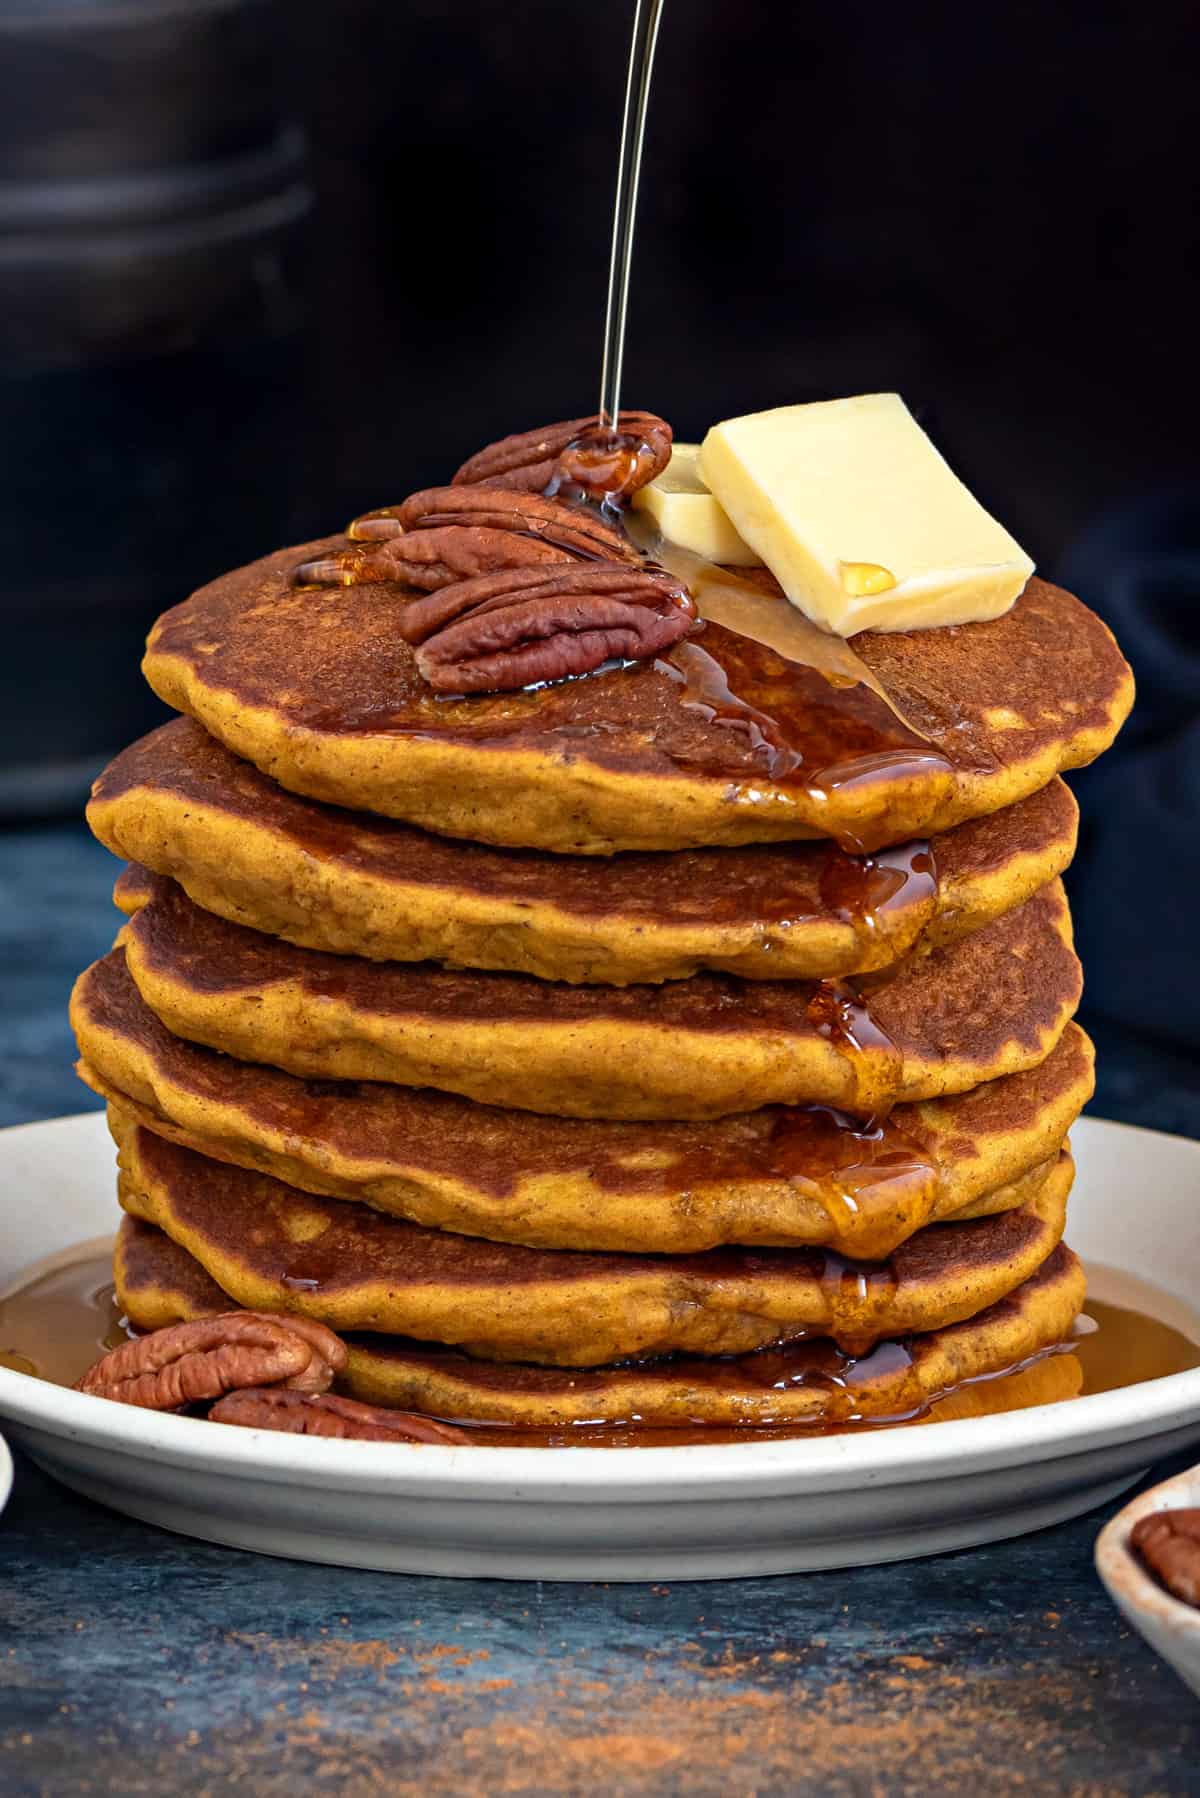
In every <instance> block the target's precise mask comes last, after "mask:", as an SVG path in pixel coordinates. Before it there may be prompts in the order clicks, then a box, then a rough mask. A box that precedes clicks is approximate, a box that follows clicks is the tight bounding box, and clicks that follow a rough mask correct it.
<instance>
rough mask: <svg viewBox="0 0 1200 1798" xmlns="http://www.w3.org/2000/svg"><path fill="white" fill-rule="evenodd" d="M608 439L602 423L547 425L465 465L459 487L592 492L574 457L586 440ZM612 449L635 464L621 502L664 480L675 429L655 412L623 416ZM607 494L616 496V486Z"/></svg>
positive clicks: (484, 452) (580, 421) (566, 421)
mask: <svg viewBox="0 0 1200 1798" xmlns="http://www.w3.org/2000/svg"><path fill="white" fill-rule="evenodd" d="M603 435H605V433H603V432H602V430H601V424H600V418H599V415H598V414H597V413H592V415H591V416H590V417H589V418H566V419H563V420H562V421H561V423H559V424H554V425H542V426H541V427H540V429H538V430H536V431H520V432H518V433H516V434H515V435H514V436H512V437H501V438H500V440H499V441H498V442H497V443H489V444H488V446H487V448H486V449H482V450H480V451H479V452H478V454H476V455H474V456H471V457H470V458H469V460H468V461H466V462H464V463H463V465H462V467H461V468H460V469H459V471H458V473H457V474H456V475H455V477H454V485H455V486H456V487H458V486H463V485H476V484H477V485H482V486H489V487H509V488H519V489H521V490H523V491H524V492H526V493H544V492H545V491H546V489H547V488H548V487H550V486H551V485H552V484H554V483H555V482H556V481H560V480H563V479H565V480H566V481H568V482H569V481H579V484H580V485H581V486H584V487H587V486H589V482H588V480H587V479H586V478H584V479H583V480H581V481H580V479H579V477H580V475H581V473H583V472H584V471H583V470H581V469H580V468H579V467H577V466H572V459H571V457H570V456H569V455H567V457H566V458H565V461H564V451H567V452H569V451H570V449H571V447H572V445H573V444H575V443H576V442H578V440H579V439H580V438H589V437H595V438H597V440H598V439H599V438H600V437H601V436H603ZM607 435H608V436H609V437H610V439H611V447H612V448H613V449H616V450H617V451H618V452H620V451H622V450H623V451H625V452H626V453H627V454H628V455H629V456H630V457H631V458H632V464H631V467H630V468H629V470H628V471H627V472H626V478H625V479H624V481H623V482H622V483H621V485H620V490H619V492H620V497H622V498H627V497H628V496H629V495H630V494H631V493H633V492H635V491H636V490H637V488H638V487H644V486H645V485H646V483H647V482H648V481H652V480H653V479H654V478H655V476H656V475H660V474H661V473H662V471H663V469H664V468H665V467H666V466H667V463H668V462H669V461H670V460H671V427H670V425H669V424H668V423H667V422H666V420H665V419H663V418H659V417H658V416H657V414H656V413H653V412H622V413H621V415H620V418H619V419H618V420H617V430H616V432H615V433H608V434H607ZM606 491H608V492H609V493H613V494H614V496H615V490H614V488H613V487H612V486H611V485H610V486H609V487H608V488H607V489H606Z"/></svg>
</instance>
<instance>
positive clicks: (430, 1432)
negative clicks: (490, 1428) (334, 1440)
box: [208, 1386, 469, 1443]
mask: <svg viewBox="0 0 1200 1798" xmlns="http://www.w3.org/2000/svg"><path fill="white" fill-rule="evenodd" d="M208 1415H209V1418H210V1420H211V1421H212V1422H213V1423H233V1424H240V1425H241V1426H242V1428H243V1429H249V1430H286V1431H288V1432H289V1433H290V1434H291V1435H293V1436H339V1437H343V1438H346V1437H348V1438H351V1439H352V1440H354V1441H356V1442H442V1443H460V1442H466V1441H468V1440H469V1438H468V1437H467V1436H466V1435H464V1433H463V1431H462V1430H456V1429H455V1428H454V1426H453V1424H448V1423H438V1422H437V1421H436V1420H435V1419H434V1418H432V1417H419V1416H417V1415H416V1413H415V1412H412V1411H388V1410H385V1409H384V1407H383V1406H382V1405H360V1404H359V1402H358V1400H357V1399H353V1398H339V1397H338V1395H337V1394H336V1393H333V1392H321V1393H307V1392H288V1391H285V1390H282V1389H281V1388H280V1387H278V1386H268V1387H266V1388H264V1389H262V1390H260V1391H241V1392H231V1393H229V1394H228V1396H227V1397H225V1398H223V1399H221V1400H220V1401H219V1402H218V1403H217V1404H215V1405H214V1406H213V1408H212V1410H211V1411H210V1412H209V1414H208Z"/></svg>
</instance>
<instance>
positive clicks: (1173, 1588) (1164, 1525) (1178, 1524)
mask: <svg viewBox="0 0 1200 1798" xmlns="http://www.w3.org/2000/svg"><path fill="white" fill-rule="evenodd" d="M1129 1540H1130V1544H1131V1546H1132V1547H1133V1549H1134V1551H1135V1552H1136V1553H1137V1554H1138V1555H1139V1556H1140V1557H1141V1559H1142V1560H1143V1561H1144V1562H1145V1564H1146V1566H1147V1567H1148V1568H1149V1569H1150V1571H1151V1573H1152V1574H1153V1575H1154V1577H1155V1578H1156V1579H1157V1580H1158V1581H1159V1583H1160V1584H1161V1585H1164V1586H1165V1587H1166V1588H1167V1591H1168V1592H1169V1593H1170V1594H1171V1595H1172V1597H1173V1598H1178V1599H1180V1600H1182V1602H1183V1603H1184V1604H1194V1605H1200V1508H1198V1507H1196V1506H1187V1507H1185V1508H1183V1509H1181V1510H1177V1511H1152V1512H1151V1513H1150V1515H1149V1517H1142V1518H1140V1519H1139V1521H1138V1522H1137V1523H1135V1524H1134V1526H1133V1533H1132V1535H1131V1536H1130V1538H1129Z"/></svg>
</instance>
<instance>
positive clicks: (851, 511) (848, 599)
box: [700, 393, 1033, 637]
mask: <svg viewBox="0 0 1200 1798" xmlns="http://www.w3.org/2000/svg"><path fill="white" fill-rule="evenodd" d="M700 478H701V480H702V481H703V482H704V484H705V485H706V486H707V487H708V489H709V490H710V492H711V493H712V494H713V495H714V496H715V498H716V499H717V500H718V501H719V502H720V504H721V506H722V507H723V508H724V510H725V512H726V513H727V515H728V517H729V519H730V520H731V521H732V523H733V526H734V528H735V529H736V530H737V532H738V534H739V536H741V537H742V538H744V539H745V541H746V542H747V543H748V544H749V545H750V547H751V549H753V550H756V551H757V552H758V554H759V555H760V556H761V558H762V560H763V561H764V562H765V563H766V565H767V567H768V568H769V569H770V570H771V573H772V574H773V575H774V576H775V578H776V580H777V581H778V582H779V584H780V586H781V587H782V588H783V590H784V592H785V593H786V594H787V596H788V598H789V599H790V600H791V602H792V604H793V605H794V606H797V607H798V608H799V609H800V611H802V612H805V613H807V615H808V617H810V618H812V619H813V620H815V622H816V623H817V624H820V625H823V626H824V628H825V629H826V630H830V631H835V632H836V633H837V634H838V636H841V637H849V636H853V634H854V632H855V631H861V630H880V631H905V630H921V629H924V628H926V627H928V626H931V625H943V624H973V623H977V622H979V621H980V620H982V619H986V618H998V617H999V616H1000V614H1001V613H1002V612H1007V611H1008V609H1009V607H1010V606H1011V605H1012V604H1013V602H1014V600H1016V598H1017V597H1018V595H1019V594H1020V592H1021V590H1022V588H1023V587H1024V585H1025V583H1026V581H1027V580H1028V579H1029V577H1030V575H1031V574H1032V573H1033V563H1032V561H1031V560H1030V559H1029V557H1028V556H1027V555H1026V554H1025V552H1024V550H1023V549H1022V548H1021V546H1020V544H1018V543H1017V542H1015V540H1014V539H1013V538H1012V537H1010V536H1009V534H1008V532H1007V531H1006V530H1005V529H1004V527H1003V525H1001V524H998V523H997V522H996V520H995V519H994V518H993V517H992V516H991V515H990V513H988V512H985V511H984V509H983V507H982V506H981V505H980V504H979V502H978V500H976V499H974V498H973V497H972V495H971V494H970V493H968V491H967V489H966V488H965V487H964V486H963V484H962V482H961V481H960V480H959V478H958V476H957V475H956V474H955V473H954V472H953V470H952V469H951V468H950V467H949V466H948V465H947V464H946V462H945V461H944V460H943V459H942V457H941V456H940V455H939V454H938V452H937V450H936V449H934V447H933V444H932V443H931V442H930V441H929V439H928V437H927V436H926V435H925V433H924V431H923V430H922V429H921V427H920V426H919V425H918V423H917V422H916V420H915V419H914V417H913V416H912V413H911V412H910V411H909V410H908V407H907V406H906V405H905V404H904V401H903V400H902V399H901V398H900V396H899V394H896V393H868V394H863V395H861V396H860V397H859V398H857V399H848V400H827V401H822V402H818V403H816V404H813V405H808V406H780V407H779V408H778V409H777V410H776V411H773V412H755V413H751V414H749V415H748V416H747V417H745V418H730V419H726V421H725V422H724V424H719V425H714V426H713V428H712V430H711V431H710V432H709V433H708V436H707V437H706V438H705V439H704V442H703V444H702V445H701V447H700Z"/></svg>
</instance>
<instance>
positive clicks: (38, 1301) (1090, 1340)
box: [0, 1243, 1200, 1448]
mask: <svg viewBox="0 0 1200 1798" xmlns="http://www.w3.org/2000/svg"><path fill="white" fill-rule="evenodd" d="M1132 1296H1133V1297H1134V1298H1136V1299H1138V1300H1139V1301H1140V1302H1139V1303H1137V1304H1134V1303H1132V1302H1131V1303H1129V1304H1117V1303H1114V1302H1112V1301H1109V1300H1103V1299H1099V1298H1093V1299H1089V1301H1088V1307H1087V1319H1088V1320H1090V1322H1085V1323H1084V1325H1083V1327H1082V1329H1081V1331H1080V1333H1078V1334H1077V1335H1076V1337H1075V1338H1073V1339H1072V1341H1070V1342H1069V1343H1066V1344H1063V1345H1060V1347H1059V1348H1058V1349H1057V1350H1052V1351H1049V1352H1048V1353H1047V1354H1044V1355H1042V1356H1038V1357H1035V1358H1034V1359H1033V1360H1032V1361H1031V1362H1028V1363H1025V1364H1022V1365H1021V1366H1020V1367H1017V1368H1012V1369H1008V1370H1005V1371H1004V1372H1002V1373H999V1374H996V1375H993V1376H990V1377H989V1378H987V1379H985V1380H979V1381H968V1382H966V1383H965V1384H964V1386H963V1387H959V1388H957V1389H956V1390H955V1391H954V1392H953V1393H951V1394H949V1395H946V1396H944V1397H943V1398H942V1399H940V1400H939V1401H937V1402H935V1403H934V1404H933V1405H932V1406H930V1407H928V1408H921V1409H914V1410H910V1411H909V1412H907V1413H906V1414H904V1415H896V1416H891V1417H888V1418H886V1419H874V1420H863V1421H855V1419H854V1416H853V1413H854V1405H855V1392H856V1389H860V1388H861V1387H862V1386H863V1385H864V1384H865V1383H866V1382H867V1381H868V1380H870V1379H872V1378H875V1377H878V1376H879V1375H881V1374H888V1375H895V1374H897V1373H900V1374H902V1373H903V1371H904V1367H905V1364H906V1363H907V1360H908V1352H907V1349H906V1347H905V1345H904V1343H903V1342H882V1343H879V1344H877V1345H876V1346H875V1347H874V1348H873V1349H871V1350H870V1351H869V1352H868V1353H867V1354H865V1355H862V1356H857V1357H856V1356H854V1355H850V1354H846V1353H845V1352H843V1351H841V1350H838V1349H836V1348H835V1347H834V1346H833V1345H832V1344H830V1343H827V1342H809V1343H797V1344H794V1345H791V1346H788V1347H783V1348H777V1349H764V1350H759V1351H758V1353H757V1354H753V1355H741V1356H736V1357H731V1358H729V1359H721V1358H715V1359H714V1360H713V1361H712V1362H711V1363H710V1364H709V1368H708V1373H707V1378H708V1379H709V1380H710V1382H711V1384H712V1385H713V1387H714V1388H715V1389H719V1388H721V1387H725V1388H731V1389H744V1388H745V1386H746V1384H747V1382H748V1381H750V1380H753V1382H754V1383H755V1384H757V1385H760V1386H762V1387H766V1388H769V1389H775V1390H783V1389H784V1388H785V1387H786V1386H788V1385H792V1384H804V1385H812V1384H814V1383H815V1384H820V1385H822V1386H823V1388H824V1389H825V1391H826V1394H827V1400H828V1401H830V1402H831V1408H832V1410H833V1411H834V1413H835V1414H836V1420H835V1421H834V1422H832V1423H829V1424H824V1425H822V1426H820V1427H818V1428H815V1429H814V1428H813V1427H812V1426H811V1425H810V1426H808V1427H807V1428H804V1429H798V1428H796V1427H794V1426H793V1427H788V1426H785V1425H769V1426H765V1427H763V1426H758V1427H743V1428H741V1429H738V1428H729V1427H720V1428H711V1427H707V1426H692V1427H683V1428H676V1429H662V1428H649V1427H645V1426H640V1425H638V1424H637V1423H636V1422H631V1423H627V1424H622V1425H603V1426H596V1425H579V1426H576V1427H575V1428H571V1429H560V1430H525V1429H520V1428H513V1427H510V1426H504V1425H495V1424H488V1425H478V1424H476V1425H472V1424H470V1423H468V1424H465V1425H463V1426H462V1427H464V1428H466V1429H467V1430H468V1432H469V1433H470V1435H471V1438H472V1441H473V1442H474V1443H476V1444H477V1445H479V1446H482V1447H497V1448H500V1447H504V1448H511V1447H524V1446H530V1447H566V1446H571V1447H605V1448H629V1447H663V1446H676V1447H678V1446H684V1445H691V1444H695V1443H708V1442H713V1443H716V1442H746V1441H777V1440H780V1439H785V1438H791V1437H798V1436H814V1435H815V1436H823V1435H831V1434H840V1433H843V1432H846V1431H851V1430H852V1431H855V1432H858V1431H864V1430H877V1429H890V1428H895V1427H896V1426H897V1425H898V1424H902V1423H912V1422H922V1423H924V1422H937V1421H939V1420H940V1419H943V1418H949V1417H954V1416H960V1415H964V1414H970V1415H974V1416H979V1415H985V1414H988V1413H991V1412H998V1411H1005V1410H1012V1409H1016V1408H1019V1407H1023V1406H1027V1405H1032V1404H1041V1403H1047V1402H1052V1401H1055V1400H1061V1399H1063V1398H1066V1397H1070V1396H1073V1395H1074V1394H1075V1393H1076V1392H1077V1393H1078V1394H1079V1395H1080V1396H1082V1395H1084V1394H1088V1393H1096V1392H1114V1391H1117V1390H1119V1389H1120V1388H1122V1387H1126V1386H1133V1385H1137V1384H1139V1383H1140V1382H1142V1381H1144V1380H1154V1379H1160V1378H1162V1377H1163V1376H1165V1375H1168V1374H1175V1373H1182V1372H1185V1371H1187V1370H1188V1369H1191V1368H1196V1367H1200V1315H1198V1316H1197V1317H1196V1320H1195V1325H1194V1333H1191V1334H1189V1333H1188V1332H1186V1331H1185V1330H1184V1329H1181V1328H1177V1327H1176V1326H1175V1325H1173V1324H1171V1323H1168V1322H1167V1321H1166V1320H1165V1318H1163V1317H1160V1316H1157V1315H1155V1313H1154V1311H1152V1310H1151V1309H1149V1308H1148V1307H1149V1304H1150V1303H1152V1299H1151V1298H1150V1297H1149V1289H1147V1288H1145V1287H1144V1286H1143V1285H1142V1284H1141V1283H1136V1285H1135V1287H1134V1288H1133V1289H1132ZM1171 1309H1172V1302H1171V1301H1169V1300H1166V1301H1164V1310H1166V1311H1168V1313H1170V1311H1171ZM1174 1310H1175V1312H1176V1313H1177V1312H1178V1310H1179V1307H1178V1306H1177V1305H1175V1306H1174ZM125 1339H126V1328H125V1325H124V1323H123V1320H122V1318H121V1315H120V1311H119V1307H118V1306H117V1304H116V1302H115V1299H114V1296H113V1287H112V1270H111V1255H110V1251H109V1249H108V1248H107V1247H106V1246H103V1245H100V1244H98V1243H86V1244H82V1245H81V1246H80V1249H79V1251H78V1254H77V1255H75V1256H71V1255H67V1256H65V1257H64V1256H58V1257H55V1260H54V1264H52V1265H51V1267H50V1268H49V1269H43V1270H42V1271H39V1269H37V1268H33V1269H31V1270H30V1273H29V1274H28V1275H27V1276H26V1278H25V1280H24V1281H22V1282H19V1283H17V1284H16V1285H15V1286H14V1287H12V1288H10V1289H9V1291H8V1292H7V1294H6V1296H4V1297H3V1298H0V1368H8V1369H11V1370H12V1371H14V1372H16V1373H22V1374H29V1375H31V1376H33V1377H34V1378H38V1379H43V1380H49V1381H52V1382H53V1383H54V1384H57V1385H60V1386H70V1385H73V1384H74V1383H75V1381H76V1380H78V1379H79V1377H80V1375H81V1374H83V1373H84V1372H85V1370H86V1369H87V1368H88V1367H90V1366H91V1365H92V1363H93V1362H94V1361H96V1360H97V1359H98V1358H99V1357H100V1355H102V1354H103V1353H104V1352H105V1351H106V1350H107V1349H109V1348H112V1347H115V1346H116V1345H117V1344H119V1343H120V1342H123V1341H124V1340H125ZM1059 1363H1061V1364H1062V1365H1061V1366H1059V1365H1058V1364H1059ZM1071 1363H1075V1364H1077V1367H1076V1366H1071V1365H1069V1364H1071Z"/></svg>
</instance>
